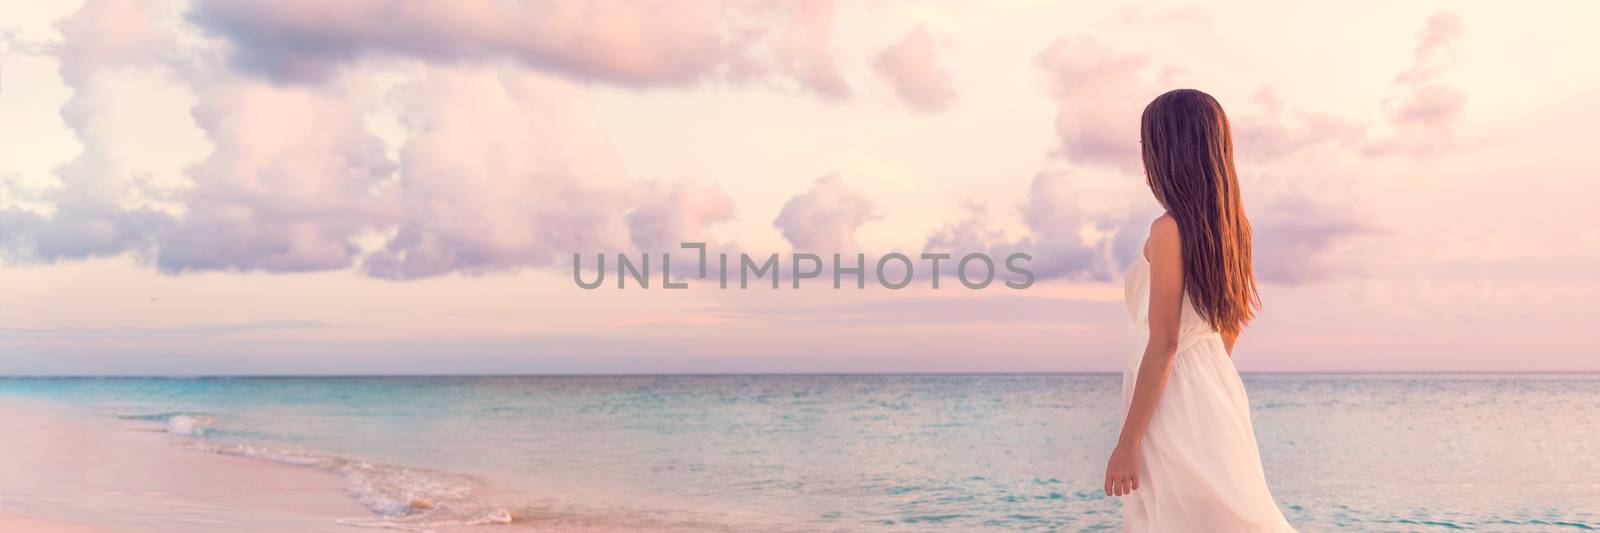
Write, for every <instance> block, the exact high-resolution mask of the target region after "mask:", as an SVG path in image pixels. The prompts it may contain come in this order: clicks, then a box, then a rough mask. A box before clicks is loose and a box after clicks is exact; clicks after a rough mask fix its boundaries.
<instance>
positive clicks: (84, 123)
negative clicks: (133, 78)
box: [0, 0, 176, 262]
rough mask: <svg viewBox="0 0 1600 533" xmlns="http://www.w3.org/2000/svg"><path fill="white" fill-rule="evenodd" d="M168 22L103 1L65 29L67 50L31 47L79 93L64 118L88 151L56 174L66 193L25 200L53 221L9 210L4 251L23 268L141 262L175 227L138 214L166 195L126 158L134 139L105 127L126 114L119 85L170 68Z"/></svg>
mask: <svg viewBox="0 0 1600 533" xmlns="http://www.w3.org/2000/svg"><path fill="white" fill-rule="evenodd" d="M167 19H168V18H167V17H166V16H165V13H164V12H163V10H162V5H161V4H157V3H153V2H137V1H131V0H96V1H92V2H90V3H89V4H88V5H86V6H85V7H84V8H83V9H80V10H78V11H77V12H74V13H73V14H72V15H70V16H68V17H66V18H64V19H62V20H61V21H60V22H59V23H57V25H56V27H57V30H59V31H60V33H61V35H62V37H63V40H62V41H61V42H59V43H46V44H40V45H28V46H24V47H22V48H24V49H25V51H31V52H44V53H53V54H55V55H57V56H58V58H59V61H60V67H59V71H60V74H61V77H62V79H63V80H65V81H66V82H67V84H68V86H69V87H71V88H72V89H73V91H72V97H71V99H69V100H68V101H67V103H66V104H65V105H63V106H62V109H61V118H62V120H63V121H65V123H66V125H67V127H68V128H70V129H72V131H73V133H74V134H75V135H76V136H77V138H78V140H79V141H80V143H81V144H82V145H83V151H82V152H81V153H80V154H79V155H78V156H77V157H76V158H74V159H72V160H70V161H68V162H66V163H65V164H63V165H61V166H60V167H58V168H57V169H56V177H57V178H58V179H59V180H60V186H59V187H55V188H53V189H50V190H47V191H42V194H27V193H26V192H24V194H22V196H40V197H38V198H36V199H37V200H38V203H42V204H47V205H49V206H50V207H51V209H50V212H48V213H40V212H36V211H29V210H20V209H6V210H0V241H3V243H4V244H3V245H4V247H5V248H6V250H7V251H8V252H10V254H11V256H12V257H13V258H17V259H22V260H37V261H47V262H48V261H55V260H58V259H83V258H88V257H99V256H113V255H119V254H123V253H127V252H130V251H131V252H141V251H143V250H144V249H146V248H147V247H148V246H149V245H150V244H151V242H152V240H153V235H154V234H155V232H156V231H157V229H158V228H159V227H161V226H162V225H163V224H165V223H166V221H167V218H168V217H167V214H166V213H165V212H163V211H161V210H159V209H155V208H153V207H151V206H149V205H146V204H143V203H141V204H137V205H130V203H129V201H128V199H129V198H134V199H138V198H147V197H151V196H159V193H158V192H153V191H150V190H149V186H148V180H146V179H145V178H146V177H147V176H146V175H145V173H146V172H147V171H148V170H149V169H146V168H141V167H139V166H137V165H134V164H132V163H130V162H129V158H128V157H126V152H127V151H129V150H131V148H130V147H129V145H130V144H132V143H131V142H130V139H129V137H130V135H132V133H130V132H128V131H126V128H122V129H119V128H118V127H117V126H118V125H117V124H114V123H110V122H109V121H106V120H104V117H105V116H107V115H109V114H112V113H113V112H117V111H121V107H122V106H125V105H126V103H125V102H122V101H119V100H118V99H117V96H118V89H119V81H120V80H118V79H116V76H117V75H119V74H121V73H123V72H125V71H128V70H132V69H145V70H150V69H157V70H159V69H162V68H165V67H167V66H170V63H171V62H172V60H173V58H174V57H175V55H176V41H175V40H174V39H173V37H172V35H171V32H170V29H168V28H167V27H166V25H165V24H166V22H167ZM7 185H9V184H7Z"/></svg>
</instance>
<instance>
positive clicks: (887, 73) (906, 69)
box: [872, 24, 956, 113]
mask: <svg viewBox="0 0 1600 533" xmlns="http://www.w3.org/2000/svg"><path fill="white" fill-rule="evenodd" d="M935 45H936V43H935V42H934V36H933V33H932V32H929V31H928V28H927V27H926V25H923V24H919V25H917V27H915V28H912V29H911V31H909V32H907V33H906V34H905V36H904V37H901V38H900V40H899V41H896V42H895V43H894V44H891V45H889V46H888V47H887V48H884V49H883V51H882V52H879V53H878V56H877V58H876V59H874V60H873V63H872V66H873V69H874V70H876V71H877V73H878V76H880V77H882V78H883V79H884V81H887V82H888V83H889V84H890V85H891V86H893V87H894V90H895V94H897V95H899V96H900V101H901V102H904V103H905V105H906V107H909V108H911V109H912V110H915V111H919V112H922V113H937V112H939V111H944V110H945V109H947V108H949V107H950V103H951V102H952V101H954V100H955V98H956V90H955V87H954V86H952V84H951V81H950V73H949V72H947V71H946V70H945V68H944V66H943V65H940V64H939V58H938V57H937V55H936V54H935Z"/></svg>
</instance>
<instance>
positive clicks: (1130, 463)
mask: <svg viewBox="0 0 1600 533" xmlns="http://www.w3.org/2000/svg"><path fill="white" fill-rule="evenodd" d="M1138 448H1139V447H1138V446H1136V445H1122V444H1119V445H1117V448H1116V449H1114V450H1111V460H1110V461H1108V462H1107V463H1106V496H1127V495H1129V494H1133V491H1135V490H1139V449H1138Z"/></svg>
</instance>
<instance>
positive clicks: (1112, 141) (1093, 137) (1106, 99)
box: [1035, 38, 1172, 171]
mask: <svg viewBox="0 0 1600 533" xmlns="http://www.w3.org/2000/svg"><path fill="white" fill-rule="evenodd" d="M1035 62H1036V63H1037V64H1038V65H1039V67H1040V68H1042V69H1044V71H1045V74H1046V75H1047V76H1048V77H1049V82H1050V94H1051V96H1052V97H1053V98H1054V99H1055V100H1056V103H1057V105H1058V112H1057V114H1056V121H1055V126H1056V135H1057V137H1059V138H1060V140H1061V145H1060V151H1061V154H1062V155H1063V156H1065V157H1066V158H1067V160H1069V161H1072V162H1074V163H1080V164H1095V165H1106V166H1110V167H1113V168H1119V169H1122V170H1125V171H1138V169H1139V168H1140V167H1139V165H1140V163H1139V161H1140V159H1139V114H1140V113H1141V112H1142V111H1143V109H1144V105H1145V103H1147V102H1149V101H1150V100H1151V99H1153V98H1155V97H1156V96H1157V95H1159V94H1160V93H1162V92H1165V90H1166V89H1168V88H1172V87H1171V85H1172V84H1171V82H1170V78H1171V75H1170V71H1169V72H1168V73H1165V74H1163V73H1161V72H1156V71H1155V69H1154V68H1153V65H1152V64H1151V62H1150V60H1149V59H1148V58H1146V57H1145V56H1143V55H1140V54H1125V53H1120V52H1117V51H1115V50H1112V49H1110V48H1107V47H1106V46H1104V45H1101V44H1100V43H1099V42H1097V41H1095V40H1093V39H1089V38H1080V39H1076V40H1067V39H1061V40H1057V41H1056V42H1054V43H1052V44H1051V45H1050V46H1049V47H1048V48H1046V49H1045V50H1044V51H1043V52H1041V53H1039V55H1038V57H1036V58H1035Z"/></svg>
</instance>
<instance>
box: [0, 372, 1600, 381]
mask: <svg viewBox="0 0 1600 533" xmlns="http://www.w3.org/2000/svg"><path fill="white" fill-rule="evenodd" d="M1121 374H1122V372H1121V371H1114V370H1105V371H1017V372H1005V371H996V372H915V371H913V372H654V373H645V372H564V373H534V372H510V373H489V372H482V373H410V374H407V373H394V374H383V373H370V374H369V373H326V374H316V373H239V374H221V373H203V374H156V373H151V374H9V373H0V379H82V378H97V379H208V378H247V379H251V378H253V379H296V378H380V379H381V378H492V377H506V378H510V377H788V376H792V377H806V376H815V377H828V376H838V377H848V376H1114V375H1121ZM1239 374H1240V375H1310V376H1315V375H1324V376H1337V375H1346V376H1376V375H1551V374H1562V375H1584V374H1600V370H1258V371H1240V372H1239Z"/></svg>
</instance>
